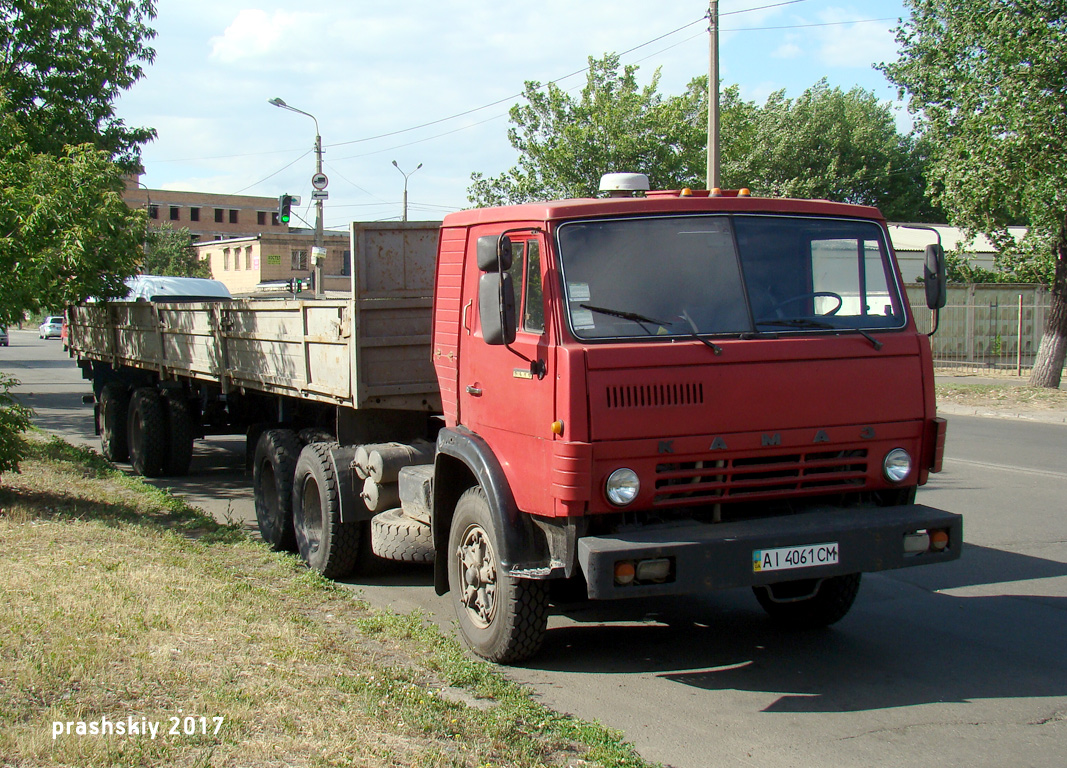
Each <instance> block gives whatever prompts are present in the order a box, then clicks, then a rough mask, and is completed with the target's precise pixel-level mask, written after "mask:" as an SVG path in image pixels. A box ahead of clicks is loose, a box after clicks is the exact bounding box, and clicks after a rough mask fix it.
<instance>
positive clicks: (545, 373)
mask: <svg viewBox="0 0 1067 768" xmlns="http://www.w3.org/2000/svg"><path fill="white" fill-rule="evenodd" d="M635 182H636V183H635ZM615 186H616V187H622V194H623V195H624V196H612V197H608V198H605V199H581V200H563V201H555V202H545V203H532V204H527V205H520V206H512V207H500V208H485V209H478V210H470V211H464V212H461V213H456V214H451V215H449V216H447V217H446V218H445V220H444V222H443V223H441V224H440V225H437V224H436V223H434V224H425V223H414V224H388V225H368V224H354V225H353V227H352V253H353V260H354V261H353V270H352V273H353V274H352V293H351V296H347V297H345V298H343V299H336V300H320V301H233V302H225V301H224V302H213V303H167V302H165V301H155V302H148V303H145V302H142V303H139V304H114V303H101V304H97V305H82V306H78V307H73V308H71V310H70V313H69V314H70V349H71V353H72V354H73V355H76V356H77V357H78V358H79V362H80V365H81V366H82V368H83V370H84V373H85V376H86V377H87V378H91V379H92V381H93V388H94V393H95V400H96V409H95V413H96V420H97V428H98V431H99V433H100V435H101V444H102V447H103V451H104V453H105V454H106V455H107V456H108V457H109V458H111V459H113V460H116V461H121V460H125V459H127V458H129V459H130V461H131V463H132V464H133V466H134V468H135V469H136V470H137V471H139V472H141V473H143V474H146V475H158V474H165V473H175V474H180V473H182V472H185V471H187V470H188V466H189V459H190V456H191V453H192V446H193V441H194V439H195V438H196V437H197V436H201V435H205V434H211V433H217V432H231V433H233V432H242V433H246V434H247V436H248V443H247V444H248V454H249V463H250V464H251V467H252V472H253V483H254V486H255V501H256V512H257V517H258V520H259V525H260V531H261V533H262V535H263V538H264V539H265V540H266V541H268V542H270V543H271V544H272V545H273V546H275V547H277V548H279V549H285V548H293V549H296V550H297V551H298V552H299V553H300V555H301V556H302V557H303V559H304V560H305V561H306V562H307V563H308V564H309V565H310V566H311V567H313V568H316V569H318V570H319V571H321V572H323V573H325V574H327V575H329V576H331V577H340V576H343V575H347V574H349V573H351V572H352V571H353V570H356V571H358V569H359V568H360V567H361V566H362V565H364V564H365V563H366V561H367V559H368V558H370V557H371V552H373V553H375V554H376V555H377V556H380V557H385V558H389V559H395V560H402V561H411V562H432V563H433V564H434V582H435V585H436V588H437V590H438V592H439V593H445V592H448V593H450V594H451V596H452V602H453V603H454V605H455V609H456V614H457V617H458V621H459V628H460V632H461V634H462V636H463V638H464V640H465V641H466V642H467V643H468V644H469V645H470V647H471V648H472V649H473V650H474V651H475V652H476V653H477V654H479V655H481V656H483V657H485V658H488V659H492V660H495V661H499V662H515V661H519V660H522V659H525V658H527V657H529V656H530V655H532V654H534V653H535V652H536V651H537V650H538V648H539V647H540V645H541V644H542V641H543V639H544V636H545V633H546V624H547V614H548V605H549V599H550V597H549V587H550V585H551V584H552V583H553V582H554V581H560V580H569V586H573V585H574V584H578V585H579V586H580V587H581V588H582V590H583V591H584V593H585V594H586V595H587V596H588V598H590V599H595V600H614V599H623V598H628V597H639V596H649V595H669V594H679V593H696V592H706V591H709V590H719V589H726V588H731V587H751V588H753V589H754V591H755V593H756V597H757V599H758V600H759V602H760V604H761V605H762V606H763V607H764V608H765V609H766V611H767V612H768V613H769V614H770V615H771V616H772V617H774V618H775V619H777V620H779V621H781V622H783V623H784V624H792V625H805V626H813V625H824V624H829V623H832V622H835V621H837V620H838V619H840V618H841V617H843V616H844V615H845V613H846V612H847V611H848V610H849V608H850V606H851V605H852V603H853V600H854V599H855V597H856V593H857V590H858V588H859V583H860V575H861V574H862V573H864V572H870V571H881V570H886V569H892V568H902V567H907V566H912V565H926V564H928V563H936V562H944V561H948V560H953V559H955V558H958V557H959V556H960V551H961V548H962V521H961V517H960V516H959V515H955V514H950V513H948V512H944V511H941V510H938V509H933V508H930V507H928V506H924V505H920V504H916V503H915V491H916V488H918V486H920V485H923V484H924V483H925V482H926V481H927V477H928V475H929V473H930V472H937V471H939V469H940V466H941V458H942V450H943V445H944V437H945V422H944V421H943V420H941V419H938V418H937V417H936V415H935V407H934V382H933V372H932V365H931V355H930V345H929V343H928V340H927V338H926V336H925V335H923V334H921V333H919V332H918V331H917V330H916V324H915V318H914V316H913V314H912V309H911V308H910V307H909V306H908V302H907V298H906V295H905V292H904V290H903V286H902V282H901V278H900V274H899V271H898V268H897V265H896V262H895V257H894V253H893V250H892V246H891V244H890V240H889V237H888V234H887V230H886V225H885V222H884V220H883V218H882V216H881V215H880V213H879V212H878V211H877V210H876V209H873V208H868V207H861V206H855V205H844V204H838V203H831V202H826V201H816V200H789V199H770V198H756V197H752V196H749V195H748V194H747V193H746V192H745V191H744V190H742V191H741V192H740V193H738V192H721V193H720V192H719V191H717V190H716V191H714V192H713V193H712V194H709V193H707V192H695V193H693V192H690V191H689V190H682V191H674V192H651V191H648V192H643V191H632V190H633V188H634V187H637V188H640V187H647V184H642V183H641V178H640V177H634V176H629V177H627V176H624V177H615ZM615 194H616V195H618V194H619V190H618V189H616V193H615ZM927 261H928V269H927V283H926V287H927V297H928V303H929V304H930V306H931V308H933V309H937V308H939V307H940V306H941V305H943V303H944V274H943V268H942V266H941V263H942V254H941V251H940V248H939V246H935V245H932V246H931V247H930V248H929V249H928V253H927ZM368 544H369V546H367V545H368Z"/></svg>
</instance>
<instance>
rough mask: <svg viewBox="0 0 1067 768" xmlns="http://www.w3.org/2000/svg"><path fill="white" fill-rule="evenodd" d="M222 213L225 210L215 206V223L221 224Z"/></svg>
mask: <svg viewBox="0 0 1067 768" xmlns="http://www.w3.org/2000/svg"><path fill="white" fill-rule="evenodd" d="M223 213H225V211H223V210H222V209H221V208H216V209H215V223H216V224H221V223H222V215H223Z"/></svg>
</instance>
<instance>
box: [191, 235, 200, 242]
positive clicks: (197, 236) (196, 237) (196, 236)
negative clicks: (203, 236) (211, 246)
mask: <svg viewBox="0 0 1067 768" xmlns="http://www.w3.org/2000/svg"><path fill="white" fill-rule="evenodd" d="M189 239H190V240H192V241H193V242H194V243H195V242H197V241H198V240H200V235H197V234H192V235H189Z"/></svg>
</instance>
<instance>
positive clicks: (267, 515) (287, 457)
mask: <svg viewBox="0 0 1067 768" xmlns="http://www.w3.org/2000/svg"><path fill="white" fill-rule="evenodd" d="M300 448H301V445H300V439H299V438H298V437H297V436H296V433H295V432H293V430H291V429H268V430H267V431H265V432H263V433H262V434H261V435H260V436H259V440H257V441H256V453H255V458H254V459H253V460H252V487H253V488H254V489H255V491H254V493H255V502H256V522H257V523H259V534H260V536H262V537H263V541H265V542H267V543H268V544H270V546H271V548H272V549H275V550H277V551H280V552H295V551H296V535H295V534H294V532H293V479H294V477H295V475H296V460H297V458H298V457H299V456H300Z"/></svg>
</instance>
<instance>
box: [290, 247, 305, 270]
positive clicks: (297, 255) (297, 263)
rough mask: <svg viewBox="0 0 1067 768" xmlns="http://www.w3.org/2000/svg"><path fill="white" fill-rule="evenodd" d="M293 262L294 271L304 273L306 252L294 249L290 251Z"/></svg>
mask: <svg viewBox="0 0 1067 768" xmlns="http://www.w3.org/2000/svg"><path fill="white" fill-rule="evenodd" d="M292 255H293V262H292V268H293V269H295V270H300V271H302V272H303V271H306V270H307V268H308V252H307V251H298V250H296V249H295V248H294V249H293V251H292Z"/></svg>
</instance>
